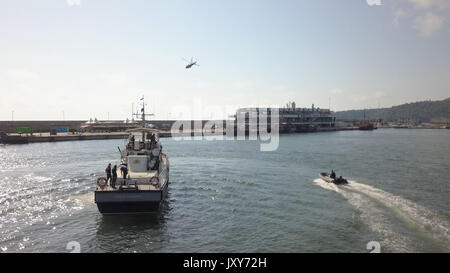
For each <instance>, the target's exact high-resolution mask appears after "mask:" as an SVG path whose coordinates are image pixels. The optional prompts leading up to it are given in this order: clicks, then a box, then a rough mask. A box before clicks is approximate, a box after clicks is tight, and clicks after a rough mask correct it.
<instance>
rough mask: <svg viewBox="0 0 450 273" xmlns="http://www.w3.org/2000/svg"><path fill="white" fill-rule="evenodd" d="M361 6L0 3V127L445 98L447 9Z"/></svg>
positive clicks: (357, 2) (434, 3) (449, 87)
mask: <svg viewBox="0 0 450 273" xmlns="http://www.w3.org/2000/svg"><path fill="white" fill-rule="evenodd" d="M368 2H369V4H376V3H377V0H342V1H336V0H310V1H301V0H295V1H288V0H283V1H275V0H274V1H263V0H221V1H219V0H202V1H200V0H179V1H170V0H164V1H163V0H161V1H149V0H143V1H133V0H127V1H114V0H104V1H102V0H39V1H37V0H34V1H32V0H30V1H25V0H23V1H21V0H2V1H1V2H0V94H1V96H0V120H11V118H12V111H14V119H15V120H29V119H62V118H63V111H64V116H65V119H66V120H68V119H89V118H90V117H92V118H94V117H97V118H99V119H106V118H107V117H108V113H109V117H110V118H111V119H124V118H127V117H129V116H130V112H131V108H132V103H133V102H136V101H138V99H139V98H140V97H141V95H142V94H144V95H145V97H146V100H147V101H148V107H150V109H151V110H152V112H154V113H155V114H156V116H155V118H157V119H165V118H168V117H169V118H177V117H179V112H180V110H179V109H174V106H176V105H185V106H186V107H188V109H193V107H194V105H195V104H199V102H200V101H201V104H202V106H203V108H202V109H203V110H202V111H203V113H197V114H195V116H194V117H195V118H198V117H199V116H201V115H203V117H204V118H210V117H211V114H210V112H211V111H212V110H211V109H214V108H213V107H212V106H213V105H216V106H219V107H220V108H219V109H217V112H219V113H218V114H214V115H213V117H217V118H221V117H224V116H226V114H227V113H226V112H232V111H233V110H234V108H233V107H238V106H254V105H272V104H279V105H284V104H285V103H286V102H288V101H296V103H297V106H299V107H310V106H311V104H313V103H314V104H315V105H316V106H318V107H322V108H328V106H329V102H330V98H331V108H332V110H344V109H355V108H365V107H378V105H380V106H381V107H386V106H392V105H397V104H401V103H404V102H413V101H417V100H427V99H433V100H435V99H444V98H446V97H450V1H448V0H397V1H395V0H391V1H388V0H381V5H369V4H368ZM190 57H194V59H196V60H198V62H199V64H200V66H199V67H193V68H192V69H185V68H184V67H185V65H186V63H185V62H184V61H183V60H182V58H190ZM194 101H196V102H195V103H194ZM227 105H228V109H226V108H225V106H227ZM220 109H221V110H220Z"/></svg>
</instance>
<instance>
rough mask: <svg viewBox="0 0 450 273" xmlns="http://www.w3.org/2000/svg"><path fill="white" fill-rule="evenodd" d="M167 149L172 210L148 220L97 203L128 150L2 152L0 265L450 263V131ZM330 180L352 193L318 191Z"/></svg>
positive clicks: (85, 145) (113, 145)
mask: <svg viewBox="0 0 450 273" xmlns="http://www.w3.org/2000/svg"><path fill="white" fill-rule="evenodd" d="M162 143H163V147H164V149H165V151H166V152H167V153H168V155H169V159H170V161H171V169H170V171H171V172H170V181H171V184H170V185H169V195H168V200H167V202H165V203H164V204H163V206H162V208H161V210H160V211H159V212H157V213H154V214H150V215H140V216H102V215H101V214H100V213H99V212H98V211H97V207H96V205H95V203H94V200H93V191H94V189H95V186H96V184H95V181H96V178H97V177H98V176H102V175H103V171H104V169H105V167H106V165H107V164H108V163H109V162H115V161H117V160H118V159H119V153H118V150H117V146H121V147H122V146H123V144H124V142H123V140H99V141H78V142H60V143H39V144H38V143H36V144H28V145H0V176H1V179H0V253H1V252H69V250H67V248H66V247H67V244H68V243H69V242H71V241H77V242H79V243H80V246H81V252H369V250H367V249H366V246H367V243H368V242H370V241H377V242H379V243H380V246H381V251H382V252H404V251H408V252H450V186H449V183H450V179H449V176H450V130H398V129H397V130H396V129H379V130H376V131H373V132H362V131H347V132H344V131H342V132H332V133H311V134H292V135H283V136H281V138H280V147H279V149H278V150H277V151H274V152H260V144H259V143H258V142H256V141H207V140H203V141H201V140H196V141H187V140H183V141H175V140H174V139H170V138H166V139H162ZM331 168H334V169H335V170H337V173H338V175H340V174H342V175H343V176H345V177H348V178H349V180H350V184H349V185H347V186H335V185H329V184H327V183H325V182H323V181H322V180H320V179H318V173H319V172H321V171H330V170H331Z"/></svg>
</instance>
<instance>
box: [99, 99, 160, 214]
mask: <svg viewBox="0 0 450 273" xmlns="http://www.w3.org/2000/svg"><path fill="white" fill-rule="evenodd" d="M141 115H142V128H136V129H132V130H128V131H127V132H128V133H129V136H128V139H127V140H126V142H125V149H124V150H121V149H120V148H119V151H120V154H121V158H120V163H119V164H117V166H118V168H117V173H118V177H117V180H116V181H115V183H111V182H110V183H108V181H107V178H105V177H99V178H98V179H97V188H96V190H95V203H96V204H97V207H98V210H99V211H100V212H101V213H102V214H134V213H149V212H153V211H156V210H158V208H159V207H160V204H161V203H162V202H163V201H164V199H165V197H166V196H167V189H168V185H169V159H168V156H167V155H166V154H165V153H163V150H162V145H161V143H160V142H159V133H158V130H155V129H149V128H146V127H145V104H144V103H143V107H142V114H141Z"/></svg>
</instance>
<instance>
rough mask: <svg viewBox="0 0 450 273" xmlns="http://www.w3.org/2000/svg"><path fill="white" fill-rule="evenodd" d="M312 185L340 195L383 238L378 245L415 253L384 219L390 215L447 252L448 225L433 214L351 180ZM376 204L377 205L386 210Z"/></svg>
mask: <svg viewBox="0 0 450 273" xmlns="http://www.w3.org/2000/svg"><path fill="white" fill-rule="evenodd" d="M314 184H316V185H318V186H320V187H322V188H324V189H327V190H331V191H334V192H337V193H339V194H341V195H342V196H343V197H344V198H345V199H346V200H347V201H348V202H349V203H350V204H351V205H352V206H354V207H355V208H356V209H357V210H358V211H359V213H360V215H359V217H360V218H361V219H362V220H363V222H365V223H366V224H367V225H368V227H369V228H370V229H371V230H373V231H375V232H377V233H379V234H381V235H382V237H383V238H384V239H383V242H382V245H388V246H389V247H390V248H392V249H393V250H394V251H402V252H403V251H408V252H409V251H415V246H414V243H413V242H412V241H411V239H410V238H409V237H408V236H407V235H406V234H403V233H401V232H398V231H397V232H396V231H395V228H394V227H395V225H396V223H394V222H393V221H392V220H389V217H388V216H389V215H393V216H394V217H395V219H396V220H397V221H398V220H401V221H402V223H404V224H406V226H407V227H408V228H409V229H412V230H413V231H415V233H418V234H419V235H420V236H422V237H426V238H429V239H432V240H433V241H435V242H438V244H439V245H440V246H441V247H443V248H445V249H447V251H448V246H449V245H450V233H449V226H450V225H449V223H448V221H447V220H445V219H443V218H442V217H441V216H439V215H438V214H437V213H435V212H433V211H431V210H429V209H427V208H425V207H423V206H420V205H418V204H416V203H414V202H412V201H410V200H407V199H405V198H402V197H400V196H396V195H393V194H391V193H388V192H386V191H383V190H380V189H377V188H375V187H372V186H369V185H366V184H361V183H358V182H355V181H349V183H348V184H347V185H339V186H337V185H335V184H332V183H327V182H325V181H323V180H322V179H315V180H314ZM377 204H381V205H382V206H383V207H385V208H387V210H386V209H383V208H380V206H377Z"/></svg>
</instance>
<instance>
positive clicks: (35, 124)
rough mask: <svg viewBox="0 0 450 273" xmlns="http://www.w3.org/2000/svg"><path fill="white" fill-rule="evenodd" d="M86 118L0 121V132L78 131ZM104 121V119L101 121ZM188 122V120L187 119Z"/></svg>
mask: <svg viewBox="0 0 450 273" xmlns="http://www.w3.org/2000/svg"><path fill="white" fill-rule="evenodd" d="M86 122H87V121H86V120H66V121H63V120H42V121H41V120H18V121H0V132H2V131H3V132H5V133H9V134H10V133H16V131H17V128H18V127H30V128H33V132H34V133H41V132H50V129H52V128H54V127H61V126H62V127H69V130H75V131H79V130H80V128H81V126H82V125H83V124H84V123H86ZM102 122H104V121H102ZM174 122H175V120H149V121H147V123H148V124H153V125H155V126H156V127H157V128H163V129H169V130H170V128H167V126H169V127H170V126H172V124H173V123H174ZM188 122H189V121H188ZM190 122H191V128H193V127H194V123H195V122H201V123H202V126H204V125H205V123H206V122H208V120H202V121H196V120H191V121H190ZM218 122H223V124H225V122H226V121H225V120H223V121H222V120H218Z"/></svg>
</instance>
